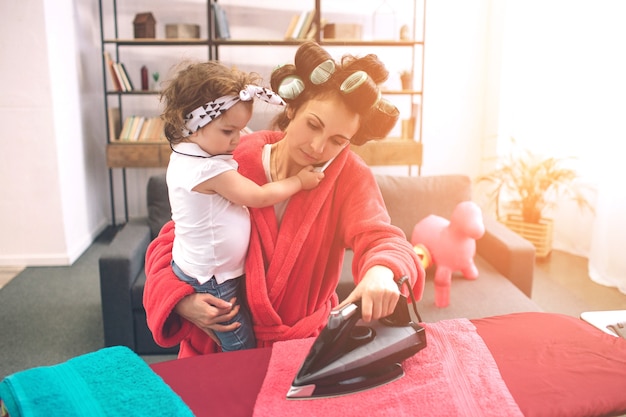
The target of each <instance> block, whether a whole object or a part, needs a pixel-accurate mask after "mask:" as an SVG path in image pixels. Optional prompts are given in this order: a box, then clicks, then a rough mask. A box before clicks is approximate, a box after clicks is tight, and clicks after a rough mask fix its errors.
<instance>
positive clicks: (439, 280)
mask: <svg viewBox="0 0 626 417" xmlns="http://www.w3.org/2000/svg"><path fill="white" fill-rule="evenodd" d="M484 233H485V226H484V224H483V216H482V212H481V210H480V207H478V205H477V204H476V203H473V202H471V201H464V202H462V203H459V204H458V205H457V206H456V207H455V209H454V211H453V212H452V216H451V219H450V220H447V219H444V218H443V217H440V216H435V215H430V216H427V217H425V218H424V219H422V220H421V221H420V222H419V223H417V224H416V225H415V227H414V228H413V234H412V235H411V243H412V244H413V246H414V247H415V251H416V252H417V253H418V255H420V252H422V251H423V250H424V249H426V251H425V253H422V255H423V263H424V264H425V265H424V268H426V267H428V265H429V264H430V260H431V259H432V262H433V263H434V264H435V265H436V267H437V269H436V271H435V305H436V306H437V307H446V306H447V305H448V304H450V284H451V281H452V273H453V272H455V271H460V272H461V273H463V276H465V278H467V279H476V278H478V269H477V268H476V265H475V264H474V255H475V254H476V240H477V239H480V238H481V237H482V236H483V234H484Z"/></svg>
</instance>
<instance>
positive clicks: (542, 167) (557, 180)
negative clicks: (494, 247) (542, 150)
mask: <svg viewBox="0 0 626 417" xmlns="http://www.w3.org/2000/svg"><path fill="white" fill-rule="evenodd" d="M513 145H514V146H513V148H512V151H511V152H510V153H509V154H508V155H506V156H505V157H504V158H503V159H501V160H500V161H499V162H498V165H497V166H496V168H495V169H494V170H493V171H491V172H489V173H487V174H486V175H483V176H481V177H479V178H478V179H477V182H488V183H490V184H491V186H492V188H491V189H490V190H489V191H488V192H487V196H488V198H489V199H491V200H492V201H493V202H494V203H495V210H496V217H497V218H498V219H499V220H500V221H502V222H503V223H504V224H506V225H507V226H508V227H509V228H510V229H512V230H513V231H515V232H517V233H519V234H520V235H522V236H523V237H524V238H526V239H527V240H529V241H530V242H532V243H533V244H534V245H535V248H536V249H537V257H544V256H547V255H548V254H549V253H550V252H551V250H552V219H548V218H546V217H544V210H545V209H547V208H549V207H554V205H555V204H556V202H557V201H558V199H560V198H572V199H573V200H574V201H576V203H577V204H578V206H579V207H580V208H581V209H589V210H591V211H593V208H592V206H591V204H590V202H589V200H588V199H587V196H586V195H585V193H584V188H583V187H580V186H578V184H577V183H576V182H575V180H576V179H577V178H578V173H577V172H576V171H575V170H574V169H572V168H569V167H567V166H566V163H567V162H568V161H569V160H571V159H572V158H555V157H544V156H541V155H539V154H536V153H533V152H531V151H530V150H528V149H519V148H518V147H517V146H515V145H516V144H515V140H513ZM505 203H506V204H507V208H508V211H509V212H508V213H507V214H506V216H504V215H503V213H502V210H501V207H502V205H503V204H505Z"/></svg>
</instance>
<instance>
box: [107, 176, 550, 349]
mask: <svg viewBox="0 0 626 417" xmlns="http://www.w3.org/2000/svg"><path fill="white" fill-rule="evenodd" d="M376 178H377V182H378V185H379V187H380V188H381V192H382V194H383V198H384V199H385V204H386V206H387V209H388V211H389V214H390V216H391V221H392V223H393V224H395V225H397V226H399V227H400V228H402V230H404V232H405V234H406V235H407V236H410V235H411V232H412V229H413V226H414V225H415V224H416V223H417V222H418V221H419V220H420V219H422V218H424V217H425V216H427V215H428V214H437V215H440V216H443V217H446V218H448V217H449V216H450V214H451V213H452V210H453V208H454V207H455V206H456V205H457V204H458V203H459V202H460V201H464V200H469V199H471V191H472V190H471V181H470V179H469V177H467V176H463V175H443V176H422V177H396V176H383V175H379V176H377V177H376ZM147 204H148V217H147V218H142V219H133V220H131V221H129V222H128V223H127V224H126V225H125V226H124V227H123V228H122V229H121V230H120V231H119V232H118V233H117V235H116V236H115V238H114V239H113V241H112V242H111V244H110V245H109V247H108V248H107V249H106V250H105V251H104V253H103V254H102V256H101V257H100V260H99V267H100V289H101V297H102V314H103V322H104V339H105V344H106V346H114V345H125V346H128V347H130V348H131V349H133V350H134V351H135V352H137V353H140V354H162V353H168V352H175V351H176V349H175V348H174V349H163V348H160V347H159V346H157V345H156V344H155V343H154V341H153V339H152V335H151V333H150V331H149V330H148V327H147V325H146V313H145V310H144V308H143V303H142V299H143V287H144V283H145V279H146V277H145V273H144V260H145V254H146V249H147V246H148V244H149V243H150V241H151V240H152V239H153V238H154V237H155V236H156V235H157V234H158V232H159V230H160V228H161V227H162V226H163V224H165V222H166V221H168V220H169V218H170V207H169V201H168V198H167V186H166V184H165V176H164V175H158V176H153V177H151V178H150V179H149V181H148V189H147ZM485 226H486V233H485V235H484V236H483V237H482V238H481V239H480V240H479V241H478V242H477V256H476V259H475V261H476V264H477V267H478V269H479V277H478V279H476V280H466V279H464V278H463V277H462V276H460V275H455V276H454V277H453V282H452V288H451V295H450V299H451V301H450V305H449V306H448V307H445V308H438V307H436V306H435V305H434V284H433V282H432V271H428V274H427V282H426V287H425V290H424V296H423V298H422V300H421V301H420V302H419V303H418V308H419V311H420V314H421V317H422V319H423V320H424V321H426V322H433V321H438V320H442V319H447V318H456V317H467V318H478V317H486V316H493V315H499V314H506V313H513V312H520V311H540V308H539V307H538V306H537V305H536V304H535V303H534V302H533V301H531V300H530V298H529V297H530V295H531V291H532V281H533V269H534V259H535V249H534V247H533V246H532V244H530V243H529V242H528V241H526V240H525V239H523V238H521V237H520V236H518V235H517V234H515V233H514V232H512V231H510V230H509V229H507V228H506V227H505V226H504V225H502V224H500V223H498V222H497V221H495V220H493V219H490V218H489V217H485ZM351 260H352V253H351V252H350V251H348V252H347V253H346V261H345V262H344V269H343V273H342V277H341V282H340V284H339V286H338V288H337V292H338V294H339V297H340V299H341V298H343V297H345V296H346V295H347V294H348V293H349V291H350V290H351V289H352V288H353V285H354V284H353V283H352V277H351V272H350V270H351Z"/></svg>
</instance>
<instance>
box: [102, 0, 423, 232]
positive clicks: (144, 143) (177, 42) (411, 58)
mask: <svg viewBox="0 0 626 417" xmlns="http://www.w3.org/2000/svg"><path fill="white" fill-rule="evenodd" d="M118 3H119V4H118ZM133 3H139V5H134V4H133ZM273 3H276V5H274V4H273ZM279 3H280V4H279ZM295 3H297V5H293V4H290V7H291V10H290V11H288V12H286V13H288V14H289V16H287V17H288V18H287V19H286V20H284V23H283V24H284V27H283V28H282V29H281V30H280V34H277V32H276V31H274V33H273V34H271V35H267V37H265V36H262V35H263V34H264V33H263V31H260V33H261V36H257V33H259V31H258V30H255V31H254V32H253V33H251V34H250V35H248V34H247V33H244V34H243V35H242V34H241V33H242V32H241V31H237V30H230V29H236V28H229V27H228V23H229V22H228V21H229V20H230V18H231V14H232V16H233V17H234V18H235V19H233V20H234V21H233V23H234V24H237V22H236V20H237V13H239V12H240V13H241V14H242V15H244V14H245V15H247V16H250V15H252V16H255V19H258V20H259V22H261V24H265V25H266V26H271V25H275V24H276V23H275V22H274V21H273V19H263V17H264V16H271V17H274V15H275V14H277V13H285V12H284V11H280V12H278V11H279V10H282V9H284V4H283V3H281V2H276V1H268V2H263V3H254V2H252V1H250V0H223V1H220V2H219V3H218V2H217V1H216V0H206V1H200V2H196V3H184V4H185V6H181V5H182V4H183V3H181V5H179V4H177V5H176V7H179V8H182V9H185V10H181V13H183V14H184V16H190V15H193V16H194V18H195V19H196V22H195V23H196V24H197V25H198V26H199V28H200V30H199V32H200V37H199V38H194V39H177V38H173V39H170V38H166V37H165V33H164V32H165V31H164V30H159V29H161V28H163V27H164V26H165V24H166V23H170V22H166V21H163V22H160V20H162V19H161V16H165V15H167V16H168V17H169V12H168V13H161V12H160V10H159V8H160V7H167V6H164V4H165V3H158V2H155V3H150V2H148V3H142V2H141V1H138V2H135V1H131V0H99V7H100V24H101V42H102V53H103V57H102V70H103V78H104V79H103V85H104V90H105V91H104V96H105V105H106V109H107V110H106V114H105V117H106V121H107V123H106V128H107V149H106V158H107V166H108V167H109V178H110V188H111V210H112V212H113V223H114V224H115V223H116V221H115V197H116V193H115V190H114V189H113V188H114V187H113V184H114V181H113V174H112V170H118V169H121V170H122V177H123V181H124V185H123V187H122V188H123V189H122V192H123V196H122V200H123V202H124V212H125V218H126V219H125V220H126V221H127V220H128V207H127V203H126V201H127V195H126V184H125V181H126V172H125V170H126V169H127V168H163V167H166V166H167V162H168V160H169V155H170V152H171V150H170V148H169V144H168V143H167V142H166V141H165V139H164V138H163V137H162V136H157V135H155V134H152V135H148V136H145V135H141V134H139V135H138V136H137V135H135V136H131V137H132V139H131V138H128V137H123V136H121V135H122V132H123V130H124V124H125V123H126V122H127V121H128V119H129V118H130V117H133V116H134V117H138V118H143V119H144V123H146V121H147V120H150V119H152V118H154V117H156V116H158V114H159V113H160V109H159V108H158V95H159V89H158V85H157V86H155V85H154V84H155V83H154V82H153V80H152V79H151V78H152V77H151V75H152V74H151V69H149V70H148V77H149V78H150V87H149V88H148V89H143V87H144V86H143V85H142V84H143V80H142V79H141V78H140V76H139V75H138V68H137V67H138V65H139V64H136V63H135V65H133V62H132V61H133V60H134V61H139V63H141V59H142V58H141V57H146V58H144V59H146V60H150V59H151V58H149V57H150V56H151V55H154V56H157V57H158V59H160V60H161V61H163V60H165V59H164V58H167V59H169V60H170V61H171V65H173V64H174V63H176V62H177V61H180V58H178V57H180V56H184V57H185V58H188V57H189V56H188V53H187V51H189V50H194V51H195V52H194V53H195V57H197V59H217V60H222V61H224V62H225V63H230V64H233V63H231V62H230V61H231V60H233V56H239V57H243V58H242V59H243V61H242V62H241V64H236V63H235V64H234V65H237V66H238V67H240V68H241V69H243V70H248V71H256V72H260V71H257V67H255V66H254V65H252V64H251V62H253V63H255V64H256V62H257V61H258V60H257V59H249V60H248V61H246V57H247V56H248V55H249V54H252V56H255V55H254V54H255V51H257V52H256V53H257V54H260V55H263V56H265V59H266V60H267V61H268V62H267V66H268V68H269V67H272V68H273V67H274V66H275V65H276V64H277V63H280V62H281V61H280V58H275V57H274V55H277V56H280V53H279V51H282V50H285V51H287V52H285V54H286V55H287V56H289V57H291V59H293V54H294V52H295V49H296V48H297V46H299V45H300V44H301V43H302V42H303V41H304V40H305V39H303V37H304V36H307V35H308V37H309V38H311V39H313V40H315V41H317V42H318V43H319V44H321V45H323V46H324V47H326V48H327V49H328V50H329V52H330V53H331V55H333V56H335V55H334V54H333V51H336V52H337V55H336V58H339V57H340V56H341V55H343V54H344V53H352V54H355V55H362V54H367V53H376V54H378V55H380V56H381V59H382V60H383V62H385V63H386V64H388V62H390V61H403V64H402V69H403V70H406V71H407V72H408V73H409V74H410V78H411V80H412V82H413V85H412V86H408V87H407V86H401V85H400V83H399V68H396V69H393V68H389V69H390V79H394V81H396V78H397V82H395V83H390V84H389V85H388V86H387V85H385V86H383V94H384V95H385V97H387V98H389V99H391V100H392V101H394V103H396V105H397V106H398V107H399V108H400V111H401V116H400V118H401V119H402V121H399V122H398V125H397V126H396V128H394V131H392V132H391V134H390V137H389V138H387V139H384V140H382V141H377V142H370V143H367V144H365V145H362V146H360V147H357V146H353V147H352V150H353V151H354V152H356V153H357V154H359V155H360V156H361V157H362V158H363V159H364V160H365V161H366V163H368V164H369V165H372V166H376V165H383V166H385V165H406V166H408V167H409V173H410V172H411V167H416V168H417V172H418V174H419V173H420V167H421V165H422V148H423V145H422V117H421V115H422V110H423V91H422V90H423V89H422V86H423V74H424V46H425V42H424V33H425V20H426V19H425V17H426V0H416V1H412V2H400V3H401V4H403V5H404V6H405V7H408V8H410V9H411V10H410V11H407V10H400V11H398V14H401V15H402V16H403V19H405V20H406V18H407V16H409V17H410V20H408V21H406V22H407V23H408V25H407V26H408V27H409V34H408V36H405V37H404V38H402V39H400V38H399V36H395V37H394V38H391V37H390V38H389V39H387V38H383V39H377V38H372V37H367V36H361V33H359V36H360V38H358V39H357V38H346V37H345V35H344V37H340V38H328V37H325V33H324V30H323V26H324V24H325V23H332V24H333V32H335V33H336V34H337V36H339V33H345V29H346V25H347V24H346V23H342V22H341V19H342V18H343V19H344V21H345V19H346V16H347V19H348V20H349V19H351V15H350V14H351V13H352V12H351V11H350V7H352V6H350V5H353V4H354V3H349V2H344V1H331V0H299V1H298V2H295ZM342 3H343V4H342ZM370 3H381V4H385V3H387V0H380V1H377V0H370ZM396 3H398V2H396ZM142 4H143V6H142ZM146 5H147V8H148V9H151V8H153V13H154V16H155V17H156V25H157V30H156V35H155V37H154V38H135V37H134V36H133V32H132V17H133V15H134V14H140V13H143V12H145V11H146V7H145V6H146ZM325 6H327V7H325ZM169 7H171V6H169ZM191 7H193V12H191V10H188V8H191ZM186 8H187V9H186ZM190 12H191V13H190ZM355 13H356V12H355ZM355 16H356V14H355ZM364 16H369V17H364ZM185 18H186V17H185ZM300 18H304V19H307V23H306V24H308V26H309V27H308V29H301V32H300V33H304V34H305V35H300V36H295V35H293V34H290V33H289V32H290V31H293V27H295V26H298V24H299V22H297V21H296V20H297V19H300ZM360 18H361V20H362V22H361V23H362V25H361V26H363V32H362V33H363V35H365V34H366V33H367V32H368V31H369V32H371V31H372V28H371V27H370V28H368V27H367V24H368V23H367V22H366V21H365V20H363V19H371V14H369V15H368V14H367V13H366V12H362V13H361V17H360ZM357 20H358V19H357ZM225 22H227V23H225ZM335 22H337V23H336V24H335ZM185 23H187V22H185ZM225 24H226V27H224V25H225ZM254 24H257V23H254ZM290 26H292V27H291V29H289V27H290ZM320 28H321V29H320ZM347 29H348V30H349V29H351V27H350V25H347ZM342 31H344V32H342ZM153 33H154V32H153ZM270 48H271V52H270V53H268V51H269V50H270ZM179 50H184V51H185V52H184V53H181V52H179ZM388 51H396V56H401V58H395V57H392V58H389V59H386V58H385V57H384V56H382V54H384V53H385V52H388ZM275 52H276V54H275ZM138 57H139V58H138ZM276 59H279V61H276ZM127 63H128V65H126V64H127ZM119 64H121V65H119ZM112 65H118V67H122V68H124V67H125V68H124V69H126V78H128V81H129V83H130V84H131V85H132V88H125V87H124V84H125V85H126V86H128V82H127V83H124V80H123V79H122V80H120V81H118V82H117V83H116V82H114V81H113V78H112V73H111V66H112ZM246 66H249V68H248V67H246ZM122 71H123V69H122ZM161 74H162V75H163V78H164V77H165V74H166V72H165V71H161ZM142 75H143V74H142ZM262 76H263V78H264V79H267V80H269V73H268V74H263V73H262ZM122 77H123V76H122ZM160 81H162V79H161V80H160ZM118 84H119V85H118ZM396 101H397V102H396ZM255 111H256V110H255ZM407 122H408V124H409V125H410V127H411V128H410V129H403V128H402V125H406V124H407ZM140 131H141V130H140Z"/></svg>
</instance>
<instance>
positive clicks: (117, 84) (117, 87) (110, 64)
mask: <svg viewBox="0 0 626 417" xmlns="http://www.w3.org/2000/svg"><path fill="white" fill-rule="evenodd" d="M104 61H105V64H106V67H107V70H108V71H109V78H110V80H111V84H112V87H113V91H122V82H121V81H120V79H119V77H118V75H117V72H116V71H115V62H114V61H113V59H112V58H111V54H109V53H108V52H107V51H104Z"/></svg>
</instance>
